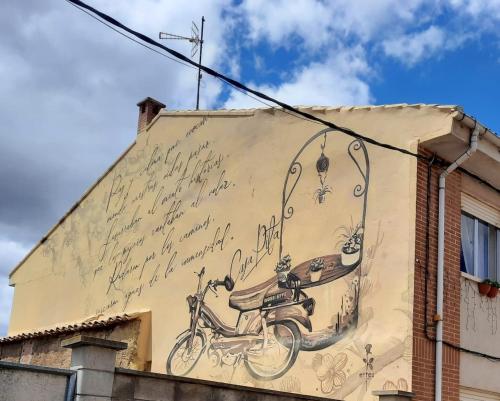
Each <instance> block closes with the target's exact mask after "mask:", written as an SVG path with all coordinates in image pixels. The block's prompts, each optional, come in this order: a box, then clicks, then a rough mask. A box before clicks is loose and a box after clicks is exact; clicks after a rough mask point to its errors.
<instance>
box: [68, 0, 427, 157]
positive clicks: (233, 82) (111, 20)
mask: <svg viewBox="0 0 500 401" xmlns="http://www.w3.org/2000/svg"><path fill="white" fill-rule="evenodd" d="M66 1H69V2H71V3H73V4H75V5H77V6H79V7H81V8H84V9H86V10H88V11H90V12H92V13H94V14H95V15H98V16H99V17H100V18H102V19H103V20H105V21H107V22H108V23H110V24H112V25H114V26H115V27H118V28H120V29H122V30H124V31H126V32H128V33H130V34H131V35H133V36H135V37H137V38H139V39H141V40H142V41H144V42H146V43H149V44H150V45H153V46H155V47H158V48H160V49H163V50H164V51H166V52H167V53H169V54H171V55H172V56H174V57H175V58H177V59H179V60H182V61H183V62H185V63H187V64H190V65H192V66H194V67H195V68H199V69H200V70H202V71H204V72H205V73H207V74H209V75H212V76H213V77H215V78H219V79H221V80H223V81H225V82H227V83H229V84H231V85H233V86H235V87H237V88H240V89H242V90H244V91H246V92H249V93H252V94H253V95H255V96H257V97H258V98H261V99H264V100H267V101H269V102H271V103H274V104H276V105H278V106H280V107H282V108H284V109H286V110H289V111H291V112H293V113H295V114H298V115H301V116H303V117H306V118H307V119H308V120H311V121H317V122H320V123H322V124H323V125H326V126H327V127H329V128H331V129H334V130H336V131H340V132H343V133H344V134H346V135H349V136H352V137H354V138H358V139H362V140H363V141H365V142H367V143H371V144H372V145H376V146H381V147H383V148H386V149H390V150H394V151H397V152H400V153H403V154H406V155H409V156H413V157H416V158H418V159H425V160H427V158H426V157H425V156H422V155H419V154H418V153H414V152H410V151H409V150H407V149H403V148H399V147H397V146H394V145H391V144H387V143H382V142H379V141H377V140H375V139H373V138H370V137H367V136H364V135H361V134H359V133H357V132H355V131H353V130H351V129H349V128H345V127H340V126H338V125H336V124H334V123H332V122H330V121H326V120H323V119H322V118H319V117H317V116H315V115H313V114H310V113H307V112H305V111H303V110H299V109H297V108H295V107H293V106H290V105H289V104H287V103H283V102H281V101H279V100H277V99H274V98H272V97H270V96H268V95H266V94H265V93H262V92H259V91H257V90H255V89H252V88H249V87H248V86H246V85H244V84H242V83H241V82H238V81H236V80H234V79H232V78H230V77H228V76H226V75H224V74H221V73H219V72H218V71H215V70H213V69H211V68H209V67H206V66H204V65H202V64H199V63H196V62H195V61H192V60H191V59H189V58H188V57H186V56H184V55H183V54H182V53H179V52H177V51H175V50H173V49H170V48H169V47H166V46H164V45H162V44H161V43H158V42H156V41H155V40H153V39H151V38H150V37H148V36H146V35H144V34H142V33H140V32H137V31H134V30H133V29H131V28H129V27H127V26H125V25H123V24H122V23H121V22H119V21H117V20H116V19H114V18H113V17H110V16H109V15H107V14H104V13H103V12H101V11H99V10H97V9H95V8H94V7H91V6H89V5H88V4H85V3H84V2H82V1H80V0H66Z"/></svg>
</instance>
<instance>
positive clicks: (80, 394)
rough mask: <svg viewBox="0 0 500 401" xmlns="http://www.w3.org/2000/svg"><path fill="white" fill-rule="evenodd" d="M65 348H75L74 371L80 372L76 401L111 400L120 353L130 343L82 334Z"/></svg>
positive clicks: (62, 343)
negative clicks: (116, 363)
mask: <svg viewBox="0 0 500 401" xmlns="http://www.w3.org/2000/svg"><path fill="white" fill-rule="evenodd" d="M61 346H63V347H65V348H71V369H72V370H76V372H77V376H76V394H75V395H76V397H75V401H111V394H112V391H113V380H114V375H115V362H116V352H117V351H119V350H123V349H126V348H127V344H126V343H123V342H119V341H111V340H105V339H102V338H95V337H88V336H84V335H78V336H75V337H72V338H69V339H67V340H64V341H62V342H61Z"/></svg>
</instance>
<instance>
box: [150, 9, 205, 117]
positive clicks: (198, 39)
mask: <svg viewBox="0 0 500 401" xmlns="http://www.w3.org/2000/svg"><path fill="white" fill-rule="evenodd" d="M204 25H205V17H201V35H200V30H199V29H198V26H197V25H196V24H195V22H194V21H193V22H192V25H191V37H187V36H181V35H174V34H173V33H167V32H160V33H159V35H158V37H159V38H160V39H175V40H187V41H188V42H190V43H192V46H191V58H194V56H196V53H197V52H198V49H199V51H200V52H199V54H200V56H199V61H198V64H200V65H201V56H202V53H203V26H204ZM200 83H201V68H200V67H198V90H197V92H196V110H199V108H200Z"/></svg>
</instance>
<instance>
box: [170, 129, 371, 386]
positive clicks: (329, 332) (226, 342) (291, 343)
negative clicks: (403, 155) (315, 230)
mask: <svg viewBox="0 0 500 401" xmlns="http://www.w3.org/2000/svg"><path fill="white" fill-rule="evenodd" d="M332 132H334V133H335V131H333V130H329V129H327V130H323V131H321V132H319V133H317V134H316V135H314V136H313V137H311V138H310V139H309V140H308V141H307V142H306V143H305V144H304V145H303V147H302V148H301V149H300V150H299V151H298V153H297V154H296V155H295V157H294V158H293V160H292V162H291V164H290V167H289V168H288V171H287V172H286V176H285V179H284V185H283V195H282V202H281V217H280V219H279V221H278V223H279V226H280V231H279V253H278V262H277V264H276V268H275V273H276V274H274V275H272V276H271V277H270V278H269V279H268V280H266V281H264V282H262V283H259V284H257V285H256V286H253V287H250V288H246V289H243V290H240V291H233V288H234V280H233V278H232V277H231V275H227V276H226V277H225V278H224V280H223V281H220V280H211V279H210V280H208V281H206V284H205V285H203V283H204V282H203V279H204V275H205V268H202V270H201V271H200V273H198V274H197V276H198V286H197V290H196V292H195V293H194V294H193V295H189V296H188V299H187V300H188V304H189V312H190V325H189V329H187V330H186V331H185V332H183V333H181V334H180V335H179V337H178V340H177V342H176V343H175V345H174V347H173V349H172V351H171V352H170V355H169V357H168V360H167V372H168V373H169V374H172V375H177V376H184V375H187V374H189V372H191V370H192V369H193V368H194V366H195V365H196V363H197V362H198V360H199V359H200V358H201V357H202V355H203V354H204V353H205V351H206V352H207V354H208V355H209V356H210V358H213V360H214V367H217V366H221V365H222V364H226V365H229V366H237V365H239V364H243V365H244V366H245V368H246V369H247V370H248V373H250V375H251V376H253V377H254V378H255V379H258V380H274V379H277V378H280V377H281V376H283V375H284V374H285V373H286V372H287V371H288V370H289V369H290V368H291V367H292V366H293V364H294V363H295V360H296V359H297V356H298V354H299V352H300V351H317V350H322V349H325V348H327V347H329V346H331V345H333V344H335V343H336V342H338V341H339V340H341V339H342V338H343V337H345V336H346V334H347V333H348V332H349V331H350V330H353V329H355V328H356V325H357V321H358V304H359V284H360V276H361V268H360V264H361V261H362V255H363V234H364V230H365V216H366V206H367V195H368V186H369V177H370V164H369V158H368V152H367V150H366V147H365V145H364V143H363V141H362V140H360V139H355V140H354V141H352V142H351V143H349V145H348V147H347V149H346V151H347V153H348V155H349V157H350V158H351V159H352V163H354V164H355V165H356V167H357V169H358V170H359V177H358V179H359V181H360V182H361V183H358V182H357V181H356V180H354V183H353V184H352V188H347V190H350V191H352V195H353V196H354V197H355V198H362V199H363V202H362V204H361V208H362V211H361V212H358V214H359V215H360V216H361V220H360V221H359V222H358V223H356V224H355V225H353V226H350V227H345V226H342V227H340V228H341V229H343V230H344V233H343V234H342V237H341V241H340V242H337V245H336V246H334V243H335V241H334V239H333V238H332V249H331V253H330V254H327V255H324V254H316V255H315V256H314V257H313V258H311V259H310V260H307V261H299V262H298V263H292V260H293V259H292V257H291V255H290V254H286V255H284V245H283V243H284V236H285V234H286V232H285V229H284V228H285V223H286V225H287V230H288V229H292V228H293V223H292V222H291V220H292V219H293V215H294V211H295V209H294V206H293V205H292V204H293V199H294V198H293V195H294V190H295V188H296V187H297V184H298V183H299V181H300V179H301V177H302V171H303V166H302V164H301V162H300V156H301V155H302V153H303V151H304V150H305V149H306V148H307V147H308V146H312V145H313V144H314V142H315V140H316V139H318V138H320V140H322V144H321V154H320V155H319V157H318V159H317V161H316V163H315V167H316V172H317V174H318V177H319V179H320V188H319V189H318V190H316V192H315V193H314V195H315V196H314V198H315V199H316V200H317V201H318V206H319V205H320V204H323V203H325V202H326V198H325V196H326V192H332V190H331V187H330V186H328V185H327V184H325V178H326V176H327V173H328V169H329V164H330V162H329V158H328V157H327V156H326V155H325V153H324V152H325V148H326V141H327V136H328V134H331V133H332ZM309 164H310V165H314V163H309ZM340 190H342V189H340V188H339V189H336V191H340ZM331 202H332V200H330V203H331ZM321 212H322V213H328V208H325V207H324V206H323V209H322V211H321ZM290 226H291V227H290ZM313 252H314V251H313ZM268 270H269V271H270V269H268ZM354 270H356V274H355V275H354V276H353V277H352V279H351V280H350V285H349V289H348V291H347V293H346V294H345V295H344V296H343V297H342V300H341V303H340V305H338V306H337V309H338V310H337V311H336V312H334V314H333V315H332V320H331V321H330V322H327V324H326V325H325V327H320V328H319V329H313V327H312V323H311V320H310V318H309V317H310V316H311V315H313V314H314V311H315V308H316V301H315V299H314V298H312V297H309V296H308V295H307V293H306V291H307V289H308V288H311V287H317V286H323V285H331V284H333V283H334V282H335V281H336V280H339V279H341V278H342V277H344V276H347V275H348V274H349V273H351V272H353V271H354ZM218 287H223V288H225V289H226V290H227V291H230V292H231V291H232V293H231V295H230V297H229V307H231V308H233V309H236V310H237V311H238V312H239V316H238V318H237V321H236V322H235V324H234V325H231V324H228V323H225V322H224V321H223V319H222V318H221V317H219V316H218V315H217V314H216V313H215V312H214V311H212V310H211V309H210V306H209V305H208V304H207V303H206V300H205V298H206V295H207V294H209V292H212V293H214V294H217V288H218ZM324 307H325V306H324V305H321V304H320V305H318V308H324ZM299 326H302V327H301V328H302V332H301V330H300V328H299ZM204 329H208V330H207V331H209V333H210V340H208V339H207V335H206V334H205V331H206V330H204ZM369 348H371V345H367V348H366V349H367V355H366V357H365V359H364V362H365V364H366V369H367V372H365V378H368V377H369V375H370V373H368V370H369V369H368V368H370V369H371V370H373V357H371V356H370V354H371V352H370V351H369ZM344 355H345V354H344ZM320 357H321V356H320ZM321 365H322V362H320V363H319V365H318V364H316V366H317V369H315V370H316V371H318V370H321ZM334 365H336V364H334V363H333V362H332V366H334ZM343 365H345V362H344V363H343ZM318 379H320V380H321V379H323V375H321V376H319V377H318ZM330 382H331V383H333V382H334V381H332V380H328V383H330ZM321 386H322V391H323V392H325V391H324V388H325V386H323V384H322V385H321ZM326 388H327V389H330V388H331V386H329V385H326ZM330 391H331V389H330Z"/></svg>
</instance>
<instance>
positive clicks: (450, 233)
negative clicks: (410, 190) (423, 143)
mask: <svg viewBox="0 0 500 401" xmlns="http://www.w3.org/2000/svg"><path fill="white" fill-rule="evenodd" d="M421 153H423V154H426V153H425V151H422V152H421ZM441 171H442V170H441V168H439V167H434V168H433V169H432V178H431V200H430V207H429V209H430V214H429V234H430V236H429V238H430V241H429V276H428V285H429V286H428V309H427V317H428V325H429V327H428V334H429V336H430V337H431V338H434V337H435V328H434V322H433V318H434V315H435V313H436V266H437V234H438V178H439V174H440V172H441ZM460 199H461V174H460V173H458V172H454V173H452V174H451V175H449V176H448V177H447V179H446V217H445V260H444V265H445V276H444V287H445V293H444V316H443V327H444V340H445V341H448V342H450V343H453V344H460V213H461V203H460V202H461V201H460ZM416 207H417V209H416V216H417V218H416V244H415V286H414V301H413V379H412V382H413V386H412V387H413V388H412V391H413V392H414V393H415V401H424V400H425V401H430V400H433V399H434V375H435V369H434V367H435V342H434V341H432V340H429V339H427V338H426V335H425V332H424V309H425V308H424V305H425V298H424V288H425V287H424V285H425V265H426V224H427V213H426V208H427V163H426V162H425V161H419V162H418V167H417V204H416ZM459 364H460V355H459V351H456V350H453V349H451V348H450V347H448V346H446V345H444V347H443V386H442V387H443V394H442V399H443V401H458V399H459Z"/></svg>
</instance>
